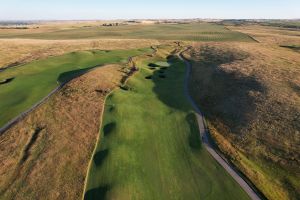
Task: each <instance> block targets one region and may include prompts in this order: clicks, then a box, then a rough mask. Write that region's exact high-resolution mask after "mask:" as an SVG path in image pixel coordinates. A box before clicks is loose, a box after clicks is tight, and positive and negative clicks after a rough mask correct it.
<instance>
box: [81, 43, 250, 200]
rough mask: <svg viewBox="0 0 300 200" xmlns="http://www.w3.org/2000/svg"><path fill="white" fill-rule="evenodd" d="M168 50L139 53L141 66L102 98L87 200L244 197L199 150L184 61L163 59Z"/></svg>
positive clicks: (138, 63) (222, 170)
mask: <svg viewBox="0 0 300 200" xmlns="http://www.w3.org/2000/svg"><path fill="white" fill-rule="evenodd" d="M172 50H173V49H172V48H170V47H160V48H159V50H158V53H157V55H156V56H155V57H153V58H151V59H149V58H148V59H147V57H146V59H145V58H143V59H142V58H141V57H139V60H138V61H137V66H139V68H140V70H139V71H138V72H137V73H136V74H135V75H134V76H133V77H132V78H130V79H129V81H128V82H127V84H126V86H124V87H122V88H120V89H117V90H115V91H114V92H113V93H111V94H110V95H109V96H108V97H107V100H106V103H105V112H104V119H103V123H102V128H101V132H100V136H99V139H98V143H97V147H96V150H95V152H94V155H93V157H92V160H91V165H90V169H89V172H88V176H87V185H86V192H85V199H106V198H107V199H198V198H199V197H200V198H209V199H215V198H218V197H219V196H220V195H222V199H248V197H247V195H246V194H245V192H244V191H243V190H242V189H241V188H239V187H238V186H237V183H235V182H234V180H233V179H232V178H231V177H230V176H229V175H228V174H227V173H226V172H225V171H224V169H223V168H222V167H221V166H219V165H218V164H217V163H216V161H214V160H213V159H212V157H210V156H209V154H208V153H207V152H206V150H205V149H203V148H202V146H201V142H200V140H201V139H200V135H199V133H198V127H197V126H198V125H197V122H196V118H195V115H194V113H193V110H192V108H191V106H190V105H189V102H188V101H187V99H186V97H185V96H184V92H183V86H184V84H183V83H184V74H185V65H184V64H183V62H182V61H180V60H179V59H178V58H174V59H172V60H170V59H169V60H168V61H169V63H170V64H171V65H170V66H169V64H168V63H167V62H166V61H167V59H166V57H167V56H168V55H169V53H170V52H171V51H172ZM150 63H154V64H155V65H156V66H157V67H156V69H153V67H149V64H150ZM150 66H154V65H153V64H152V65H150ZM149 141H151V142H149ZM154 160H155V162H153V161H154Z"/></svg>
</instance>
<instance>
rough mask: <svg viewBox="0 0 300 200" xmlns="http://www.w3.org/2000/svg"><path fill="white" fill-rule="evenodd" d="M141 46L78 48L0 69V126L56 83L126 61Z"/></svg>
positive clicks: (141, 51)
mask: <svg viewBox="0 0 300 200" xmlns="http://www.w3.org/2000/svg"><path fill="white" fill-rule="evenodd" d="M146 51H148V49H142V50H127V51H124V50H118V51H117V50H116V51H97V50H95V51H80V52H73V53H69V54H66V55H63V56H57V57H51V58H48V59H44V60H39V61H34V62H32V63H30V64H27V65H24V66H21V67H14V68H10V69H7V70H5V71H4V72H1V73H0V81H1V84H0V99H1V101H0V110H1V112H0V127H1V126H3V125H4V124H5V123H7V122H8V121H9V120H11V119H12V118H14V117H16V116H17V115H18V114H20V113H21V112H23V111H25V110H26V109H28V108H30V107H31V106H32V105H34V104H35V103H36V102H37V101H39V100H40V99H42V98H43V97H44V96H46V95H47V94H48V93H50V91H52V90H53V89H54V88H55V87H57V86H58V82H65V81H67V80H70V79H71V78H73V77H75V76H76V75H78V74H81V73H83V72H84V71H86V70H88V69H91V68H92V67H96V66H101V65H104V64H108V63H119V62H123V63H125V62H127V59H128V57H129V56H134V55H138V54H142V53H144V52H146Z"/></svg>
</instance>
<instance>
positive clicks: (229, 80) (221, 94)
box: [189, 47, 266, 134]
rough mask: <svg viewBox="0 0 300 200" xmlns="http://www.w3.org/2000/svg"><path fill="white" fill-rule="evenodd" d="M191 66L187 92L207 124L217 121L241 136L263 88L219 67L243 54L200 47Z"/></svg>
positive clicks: (255, 81) (239, 74) (254, 79)
mask: <svg viewBox="0 0 300 200" xmlns="http://www.w3.org/2000/svg"><path fill="white" fill-rule="evenodd" d="M201 51H202V52H201V54H200V55H201V59H200V60H197V61H195V62H194V63H193V69H192V74H191V78H190V81H189V82H190V87H189V88H190V93H191V95H192V97H193V98H194V99H195V100H196V102H197V104H198V105H199V106H200V107H201V109H202V111H203V112H204V113H205V116H206V117H207V118H208V119H209V120H210V121H215V120H218V121H220V122H223V123H224V124H226V125H227V126H228V127H229V128H230V130H231V131H232V132H234V133H237V134H242V132H241V127H245V126H247V124H249V122H250V121H251V120H253V117H255V115H253V114H252V113H253V112H255V109H256V101H257V99H258V98H259V96H260V94H262V93H265V92H266V88H265V87H264V86H263V85H262V84H261V83H260V82H259V81H258V80H257V79H256V77H254V76H246V75H244V74H242V73H240V72H239V71H229V70H226V68H222V67H219V66H220V65H223V64H228V63H232V62H235V61H239V60H243V59H245V58H247V55H246V54H245V53H243V52H237V51H234V50H219V49H216V48H214V47H206V48H205V47H204V48H203V49H202V50H201Z"/></svg>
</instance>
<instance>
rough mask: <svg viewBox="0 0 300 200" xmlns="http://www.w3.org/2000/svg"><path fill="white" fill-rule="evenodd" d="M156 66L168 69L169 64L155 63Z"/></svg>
mask: <svg viewBox="0 0 300 200" xmlns="http://www.w3.org/2000/svg"><path fill="white" fill-rule="evenodd" d="M155 64H156V65H159V66H161V67H169V66H170V64H169V63H168V62H156V63H155Z"/></svg>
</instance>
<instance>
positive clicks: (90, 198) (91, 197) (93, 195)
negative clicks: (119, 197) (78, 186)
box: [84, 185, 111, 200]
mask: <svg viewBox="0 0 300 200" xmlns="http://www.w3.org/2000/svg"><path fill="white" fill-rule="evenodd" d="M110 189H111V186H110V185H104V186H100V187H98V188H94V189H91V190H89V191H87V192H86V193H85V194H84V200H95V199H97V200H105V199H107V198H106V194H107V192H108V191H109V190H110Z"/></svg>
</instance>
